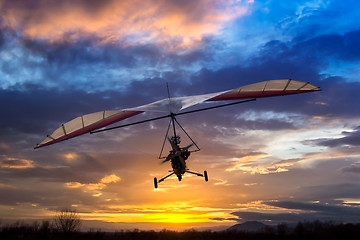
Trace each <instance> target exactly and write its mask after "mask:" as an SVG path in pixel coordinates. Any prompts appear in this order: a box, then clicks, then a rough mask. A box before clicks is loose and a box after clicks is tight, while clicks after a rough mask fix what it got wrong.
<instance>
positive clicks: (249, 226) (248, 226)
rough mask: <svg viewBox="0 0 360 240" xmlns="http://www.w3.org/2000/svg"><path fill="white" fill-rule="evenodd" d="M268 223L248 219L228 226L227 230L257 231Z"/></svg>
mask: <svg viewBox="0 0 360 240" xmlns="http://www.w3.org/2000/svg"><path fill="white" fill-rule="evenodd" d="M266 227H269V226H268V225H266V224H264V223H261V222H257V221H249V222H244V223H239V224H236V225H234V226H232V227H229V228H228V229H227V231H239V232H259V231H263V230H265V228H266Z"/></svg>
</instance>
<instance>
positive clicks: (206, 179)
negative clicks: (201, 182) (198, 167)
mask: <svg viewBox="0 0 360 240" xmlns="http://www.w3.org/2000/svg"><path fill="white" fill-rule="evenodd" d="M204 178H205V182H207V181H209V178H208V175H207V171H204Z"/></svg>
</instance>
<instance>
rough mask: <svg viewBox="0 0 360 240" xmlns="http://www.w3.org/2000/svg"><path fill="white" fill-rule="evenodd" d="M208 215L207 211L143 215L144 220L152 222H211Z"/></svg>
mask: <svg viewBox="0 0 360 240" xmlns="http://www.w3.org/2000/svg"><path fill="white" fill-rule="evenodd" d="M209 217H210V216H209V215H208V214H207V213H204V214H192V213H151V214H146V215H145V216H144V218H145V221H146V222H152V223H205V222H211V219H210V218H209Z"/></svg>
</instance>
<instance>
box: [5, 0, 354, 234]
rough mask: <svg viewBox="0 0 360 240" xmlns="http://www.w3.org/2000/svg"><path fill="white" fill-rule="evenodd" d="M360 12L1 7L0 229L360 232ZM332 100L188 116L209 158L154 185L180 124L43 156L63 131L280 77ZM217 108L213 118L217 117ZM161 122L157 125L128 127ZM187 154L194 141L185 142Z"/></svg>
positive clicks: (68, 144) (237, 3)
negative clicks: (31, 225) (245, 227)
mask: <svg viewBox="0 0 360 240" xmlns="http://www.w3.org/2000/svg"><path fill="white" fill-rule="evenodd" d="M359 7H360V2H359V1H356V0H344V1H335V0H329V1H325V0H324V1H322V0H313V1H276V0H269V1H258V0H247V1H245V0H244V1H241V0H230V1H227V0H226V1H225V0H197V1H193V0H179V1H170V0H168V1H166V0H148V1H143V0H141V1H139V0H131V1H130V0H125V1H115V0H103V1H97V0H77V1H70V0H64V1H56V0H28V1H25V0H23V1H21V0H8V1H6V0H0V12H1V14H0V109H1V118H0V126H1V128H0V129H1V132H0V223H7V222H11V221H15V220H23V221H33V220H39V221H41V219H50V218H52V217H53V216H54V214H55V212H56V211H57V210H58V209H59V208H64V207H69V206H70V207H72V208H74V209H76V210H77V211H78V212H79V214H80V217H81V219H82V220H83V227H84V228H89V227H95V228H102V229H111V230H116V229H117V230H119V229H133V228H140V229H155V230H158V229H163V228H167V229H176V230H182V229H188V228H199V229H203V228H212V229H220V228H219V227H223V228H224V227H226V226H231V225H234V224H236V223H241V222H245V221H252V220H256V221H261V222H264V223H267V224H276V223H281V222H289V223H290V222H297V221H304V220H307V221H311V220H324V221H328V220H333V221H342V222H359V221H360V217H359V216H360V107H359V106H360V96H359V90H360V80H359V75H360V47H359V42H360V21H359V19H360V11H359ZM288 78H292V79H296V80H299V81H306V82H311V83H313V84H315V85H317V86H319V87H321V88H322V91H321V92H314V93H306V94H299V95H292V96H284V97H274V98H266V99H258V100H257V101H255V102H250V103H246V104H241V105H235V106H231V107H227V108H222V109H216V110H211V111H207V112H201V113H194V114H192V115H187V116H179V117H178V120H179V122H180V123H181V124H182V126H183V127H184V128H185V129H186V130H187V132H188V133H189V134H190V135H191V136H192V137H193V138H194V140H195V141H196V143H197V144H198V145H199V147H200V148H201V151H200V152H197V153H193V154H192V155H191V157H190V158H189V160H188V161H187V164H188V167H189V168H190V169H191V170H193V171H199V172H202V171H204V170H207V171H208V174H209V182H205V181H204V179H203V178H200V177H196V176H192V175H188V174H185V175H184V177H183V181H181V182H179V181H177V179H176V178H172V179H168V180H166V181H165V182H162V183H160V184H159V189H157V190H155V189H154V187H153V178H154V177H158V178H161V177H163V176H165V175H167V173H168V171H169V170H170V169H171V167H170V165H169V164H163V165H160V160H159V159H158V155H159V153H160V150H161V145H162V142H163V139H164V135H165V132H166V128H167V125H168V120H166V119H165V120H159V121H156V122H152V123H145V124H141V125H137V126H132V127H127V128H122V129H117V130H113V131H108V132H104V133H98V134H92V135H90V134H86V135H83V136H80V137H78V138H74V139H70V140H68V141H65V142H61V143H57V144H55V145H51V146H47V147H44V148H40V149H36V150H34V149H33V148H34V147H35V146H36V144H37V143H39V142H40V141H42V140H43V139H44V137H46V135H47V134H49V133H51V132H52V130H54V129H55V128H57V127H58V126H59V125H61V124H62V123H65V122H67V121H69V120H72V119H74V118H76V117H78V116H80V115H83V114H88V113H93V112H97V111H102V110H116V109H117V110H119V109H124V108H129V107H136V106H139V105H143V104H147V103H150V102H153V101H156V100H160V99H163V98H166V97H167V89H166V83H168V84H169V89H170V93H171V96H173V97H179V96H186V95H197V94H206V93H212V92H219V91H224V90H228V89H233V88H238V87H241V86H244V85H247V84H251V83H256V82H261V81H266V80H272V79H288ZM205 106H207V105H205ZM154 116H157V115H156V114H155V115H154V114H148V113H146V114H141V115H138V116H136V117H133V118H131V119H129V120H126V121H125V122H126V123H129V122H131V121H137V120H144V119H147V118H149V117H154ZM185 143H186V140H185V137H184V144H185Z"/></svg>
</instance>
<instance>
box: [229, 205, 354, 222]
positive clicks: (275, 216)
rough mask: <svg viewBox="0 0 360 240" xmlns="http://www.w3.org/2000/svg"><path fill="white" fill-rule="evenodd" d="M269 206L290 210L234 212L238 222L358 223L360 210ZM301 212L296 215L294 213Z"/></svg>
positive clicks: (305, 206) (340, 206) (327, 206)
mask: <svg viewBox="0 0 360 240" xmlns="http://www.w3.org/2000/svg"><path fill="white" fill-rule="evenodd" d="M264 203H265V204H267V205H269V206H275V207H279V208H285V209H288V210H289V212H288V213H259V212H246V211H244V212H233V213H232V214H233V215H235V216H237V217H239V218H240V219H238V221H241V222H244V221H269V220H270V221H272V222H275V223H279V222H299V221H313V220H320V221H340V222H341V221H343V222H357V221H358V216H359V214H360V210H359V208H358V206H347V205H334V204H320V203H308V202H288V201H271V202H264ZM294 210H295V211H296V210H301V212H297V213H294V212H293V211H294Z"/></svg>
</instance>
